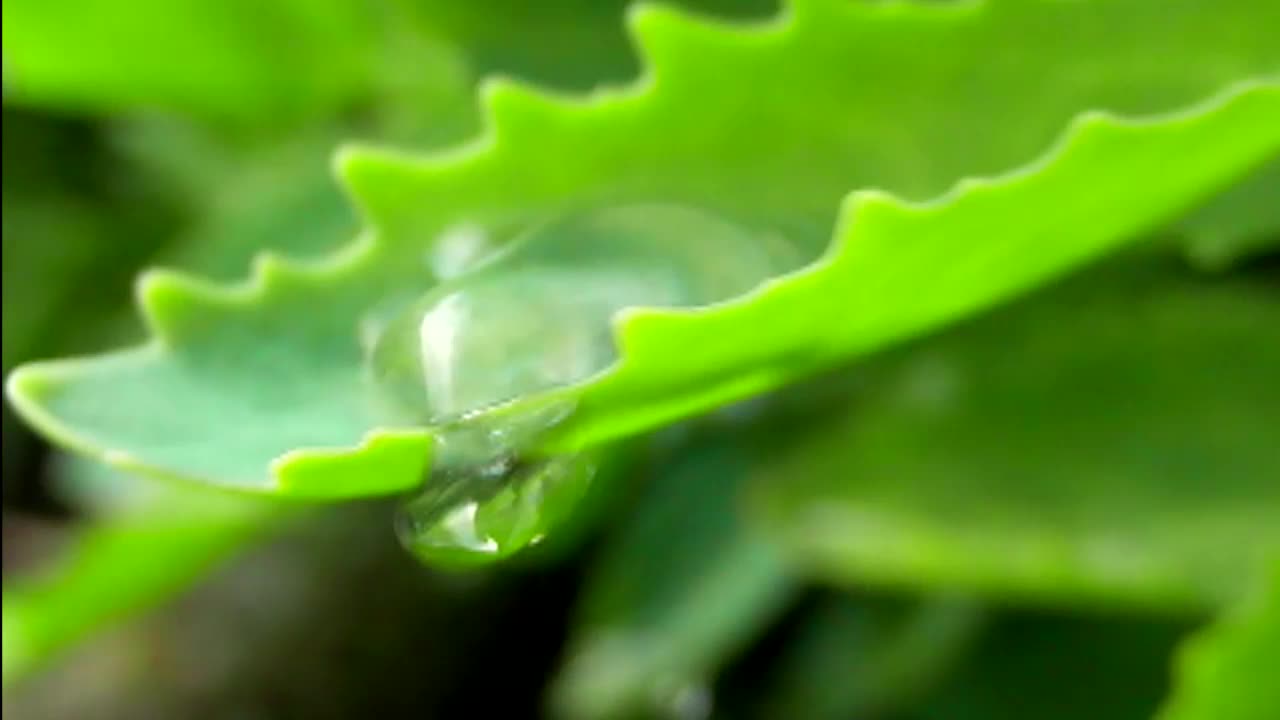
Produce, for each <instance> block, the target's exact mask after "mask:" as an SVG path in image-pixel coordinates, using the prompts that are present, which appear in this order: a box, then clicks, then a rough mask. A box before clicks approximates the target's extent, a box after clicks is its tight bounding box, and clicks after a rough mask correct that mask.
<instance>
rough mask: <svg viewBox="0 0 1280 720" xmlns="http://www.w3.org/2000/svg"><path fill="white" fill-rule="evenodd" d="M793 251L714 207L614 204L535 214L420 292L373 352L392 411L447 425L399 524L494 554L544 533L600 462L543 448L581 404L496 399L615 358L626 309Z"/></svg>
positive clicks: (383, 397)
mask: <svg viewBox="0 0 1280 720" xmlns="http://www.w3.org/2000/svg"><path fill="white" fill-rule="evenodd" d="M795 264H796V261H795V255H794V253H791V252H790V251H789V249H788V248H786V247H785V246H783V245H779V244H778V243H777V241H776V239H773V238H771V239H770V240H769V241H764V240H762V239H761V236H758V235H755V234H752V233H749V232H747V231H746V230H745V229H743V228H742V227H740V226H738V225H735V224H733V223H730V222H727V221H725V220H724V219H722V218H719V217H716V216H713V215H709V214H707V213H703V212H700V211H695V210H690V209H686V208H679V207H674V206H656V205H655V206H632V207H617V208H605V209H601V210H595V211H591V212H586V213H579V214H575V215H570V216H567V217H564V218H561V219H559V220H556V221H553V222H550V223H546V224H544V225H542V226H540V227H537V228H535V229H533V230H531V231H530V232H528V233H526V234H525V235H523V236H521V237H519V238H517V239H516V240H514V241H512V243H511V245H510V246H509V247H508V248H507V249H506V250H505V251H503V252H502V254H499V255H491V256H489V257H488V258H487V259H486V260H485V261H484V262H482V263H479V264H477V265H476V266H474V267H473V268H472V269H470V270H468V271H466V272H463V273H462V274H460V275H458V276H457V277H453V278H450V279H447V280H444V281H443V282H442V283H441V284H439V285H438V286H436V287H435V288H433V289H432V290H431V291H429V292H427V293H426V294H425V295H423V296H422V297H421V298H419V299H418V300H417V301H414V302H412V303H410V304H408V306H407V307H406V308H405V309H403V310H402V311H401V312H400V314H399V315H398V316H397V317H395V318H394V319H393V320H391V321H390V322H389V323H386V324H385V325H382V326H381V327H380V330H379V333H378V337H377V338H376V340H375V341H374V342H373V343H372V350H371V352H370V368H371V371H372V378H373V382H374V386H375V388H376V394H375V395H376V402H377V404H378V412H379V413H381V414H382V416H383V417H384V418H385V419H386V420H387V421H388V422H390V423H397V424H408V425H415V426H424V425H425V426H430V427H432V428H433V429H434V430H436V431H437V433H436V434H437V438H438V445H437V448H436V454H435V457H434V458H433V463H432V464H433V471H432V475H431V477H430V478H428V480H427V482H426V483H425V486H424V489H423V492H422V494H421V495H420V496H418V497H417V498H415V499H414V500H412V501H411V502H409V503H408V504H407V505H406V508H405V512H404V513H403V517H402V518H401V521H400V523H399V528H400V536H401V538H402V539H404V541H405V543H406V544H407V545H409V546H410V547H412V548H414V549H415V550H417V551H419V553H420V554H438V553H449V552H457V553H462V554H466V555H477V554H478V555H485V554H488V555H494V554H505V553H507V552H510V551H513V550H514V549H517V548H518V547H520V546H522V545H524V544H528V543H530V542H532V541H533V539H534V538H535V537H540V536H541V535H543V534H544V533H545V532H546V531H547V530H548V529H549V528H550V527H551V520H552V519H553V518H558V517H559V516H560V514H562V511H566V512H567V509H568V508H569V507H570V506H571V505H572V503H573V502H575V501H576V499H577V498H578V497H581V495H582V494H583V492H584V490H585V488H586V486H587V485H588V484H589V481H590V477H591V475H592V474H593V473H594V464H593V463H592V462H591V461H589V460H588V459H585V458H582V457H553V458H541V457H537V456H536V455H534V454H532V453H531V451H532V450H533V449H534V448H535V446H536V442H535V441H536V439H537V437H538V436H539V435H541V434H542V433H543V432H545V431H546V430H548V429H550V428H552V427H554V426H555V425H556V424H557V423H559V422H562V421H563V420H564V418H565V417H567V414H568V408H566V407H564V406H546V405H542V406H539V407H538V409H536V410H527V411H526V410H521V409H519V408H518V407H517V408H516V409H515V410H514V411H512V412H505V413H503V414H501V416H499V415H498V414H497V413H493V412H488V411H489V410H491V409H493V408H495V407H499V406H506V407H508V408H509V407H511V406H512V405H517V406H518V405H519V404H520V403H521V402H522V399H523V398H529V397H531V396H534V395H537V394H538V393H542V392H544V391H548V390H551V389H554V388H559V387H563V386H566V385H571V384H574V383H578V382H582V381H584V380H587V379H588V378H590V377H592V376H593V375H595V374H597V373H599V372H601V371H603V370H604V369H606V368H607V367H608V366H609V365H610V364H611V363H613V362H614V360H615V359H616V357H617V351H616V348H615V347H614V341H613V330H612V320H613V317H614V316H615V315H616V314H617V313H618V312H619V311H620V310H622V309H624V308H627V307H634V306H651V307H652V306H659V307H670V306H692V305H703V304H708V303H712V302H716V301H720V300H724V299H727V298H729V297H733V296H735V295H740V294H742V293H745V292H747V291H748V290H750V289H751V288H753V287H755V286H756V285H758V284H759V283H761V282H762V281H764V280H765V279H767V278H769V277H773V276H775V275H777V274H778V273H780V272H783V271H786V270H790V269H792V268H793V267H794V265H795ZM686 350H687V351H689V352H696V351H697V348H687V349H686Z"/></svg>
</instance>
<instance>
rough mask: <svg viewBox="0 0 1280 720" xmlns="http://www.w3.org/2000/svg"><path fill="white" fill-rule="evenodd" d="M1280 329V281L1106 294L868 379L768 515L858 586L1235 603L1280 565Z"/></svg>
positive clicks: (807, 452) (1060, 300) (959, 341)
mask: <svg viewBox="0 0 1280 720" xmlns="http://www.w3.org/2000/svg"><path fill="white" fill-rule="evenodd" d="M1278 327H1280V294H1277V293H1276V291H1275V287H1274V285H1272V284H1269V283H1268V282H1266V281H1262V280H1258V279H1254V278H1248V277H1246V278H1243V279H1240V278H1236V279H1231V280H1223V281H1221V282H1212V281H1208V280H1204V279H1197V278H1194V277H1188V274H1187V273H1186V272H1185V271H1174V270H1170V269H1169V268H1168V267H1166V266H1165V265H1164V264H1161V263H1150V262H1149V263H1147V264H1142V263H1133V264H1128V265H1117V266H1115V267H1112V268H1110V269H1109V270H1108V271H1105V272H1099V273H1096V274H1085V275H1083V276H1081V277H1078V278H1075V279H1072V280H1071V281H1069V282H1067V283H1065V284H1063V285H1061V286H1058V287H1054V288H1052V289H1050V290H1048V291H1045V292H1042V293H1040V294H1038V295H1036V296H1034V297H1032V298H1030V299H1028V300H1025V301H1023V302H1020V303H1018V304H1016V305H1014V306H1011V307H1008V308H1005V309H1003V310H1000V311H997V312H994V313H991V314H990V315H988V316H985V317H982V318H979V319H977V320H974V321H971V322H968V323H966V324H965V325H964V326H962V327H959V328H956V329H954V330H952V331H949V332H946V333H944V334H942V335H940V336H937V337H934V338H931V339H929V340H927V341H923V342H920V343H917V344H916V345H915V346H913V347H911V348H910V349H907V350H904V351H902V352H897V353H893V354H891V355H889V356H886V357H882V358H877V359H876V360H874V361H873V362H870V363H868V364H866V365H864V366H859V367H858V368H856V369H855V370H854V372H856V373H857V377H858V381H859V389H858V390H857V391H856V392H855V393H854V394H853V397H852V398H851V400H850V410H849V411H848V412H846V413H845V415H844V417H843V418H838V419H834V420H832V419H826V420H827V422H824V423H823V424H822V425H820V426H815V427H813V428H812V429H811V431H810V434H809V436H808V437H806V438H804V439H803V440H801V441H798V442H796V443H794V444H793V445H792V446H790V447H787V448H786V449H785V450H781V449H780V451H779V458H778V461H777V466H776V467H775V468H773V469H772V470H771V471H770V472H767V473H765V474H764V476H763V479H764V480H765V481H766V482H761V483H760V485H759V487H758V488H757V489H758V491H759V492H758V493H757V495H756V500H757V503H756V507H757V509H758V510H759V512H760V518H761V519H762V520H763V521H764V522H765V525H766V526H767V527H768V528H769V529H770V530H771V531H772V533H773V537H774V538H776V539H777V540H778V541H779V542H782V543H784V544H785V545H786V546H787V547H788V548H789V550H790V552H789V556H790V558H791V559H792V560H793V561H794V562H796V563H798V564H800V565H802V566H804V567H805V568H807V569H808V570H809V571H811V572H812V573H813V574H814V575H816V576H818V577H822V578H825V579H828V580H833V581H836V582H840V583H857V584H862V583H873V584H886V585H901V586H906V587H911V588H920V589H924V588H928V589H937V588H964V589H970V590H976V591H982V592H984V593H986V594H989V595H993V596H1000V597H1006V598H1010V599H1019V600H1024V601H1035V602H1055V603H1085V602H1122V603H1141V604H1147V605H1154V606H1168V607H1186V606H1195V605H1201V606H1203V605H1205V604H1209V605H1217V604H1220V603H1222V602H1224V601H1231V600H1233V599H1234V598H1235V597H1237V596H1238V594H1239V593H1240V592H1241V591H1242V590H1243V589H1244V588H1246V587H1248V584H1249V583H1250V582H1251V580H1252V579H1253V578H1254V576H1255V575H1256V572H1257V570H1258V568H1259V563H1260V562H1261V560H1262V558H1264V557H1265V556H1266V555H1267V553H1268V552H1270V551H1272V550H1274V549H1275V548H1276V547H1278V546H1280V524H1278V523H1277V522H1276V518H1277V517H1278V516H1280V515H1278V513H1280V485H1277V483H1276V482H1275V468H1276V467H1277V461H1278V460H1280V455H1277V453H1278V452H1280V449H1278V447H1277V445H1276V442H1275V428H1276V427H1278V426H1280V383H1276V382H1274V378H1275V374H1276V368H1280V334H1278V333H1276V332H1275V328H1278ZM770 476H776V477H778V478H780V479H785V482H783V481H775V482H768V480H770Z"/></svg>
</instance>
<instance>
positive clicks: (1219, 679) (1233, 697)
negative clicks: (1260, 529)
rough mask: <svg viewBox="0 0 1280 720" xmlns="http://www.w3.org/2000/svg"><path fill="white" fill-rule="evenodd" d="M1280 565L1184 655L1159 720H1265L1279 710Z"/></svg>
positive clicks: (1194, 642) (1189, 647)
mask: <svg viewBox="0 0 1280 720" xmlns="http://www.w3.org/2000/svg"><path fill="white" fill-rule="evenodd" d="M1277 667H1280V564H1276V563H1273V564H1272V572H1271V573H1270V574H1269V576H1268V577H1267V579H1266V581H1265V582H1264V583H1261V584H1260V586H1259V588H1258V591H1257V592H1255V593H1253V594H1252V595H1251V596H1250V597H1249V598H1248V599H1247V602H1245V603H1244V604H1243V605H1242V606H1241V607H1239V608H1237V609H1235V610H1234V611H1233V612H1231V613H1230V614H1229V615H1228V617H1226V618H1224V619H1223V620H1221V621H1220V622H1219V623H1218V624H1216V625H1214V626H1213V627H1212V628H1210V629H1209V630H1207V631H1205V632H1204V633H1202V634H1200V635H1198V636H1197V637H1196V638H1195V639H1194V640H1192V641H1191V642H1190V643H1189V644H1187V645H1185V646H1184V647H1183V650H1182V652H1181V653H1180V662H1179V673H1178V677H1179V682H1178V686H1177V689H1176V690H1175V691H1174V694H1173V697H1172V698H1171V699H1170V700H1169V703H1168V705H1167V706H1166V707H1165V708H1164V710H1163V712H1162V713H1161V715H1160V716H1159V717H1160V719H1161V720H1267V719H1268V718H1273V717H1275V714H1276V708H1280V686H1278V685H1277V684H1276V679H1275V671H1276V668H1277Z"/></svg>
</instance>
